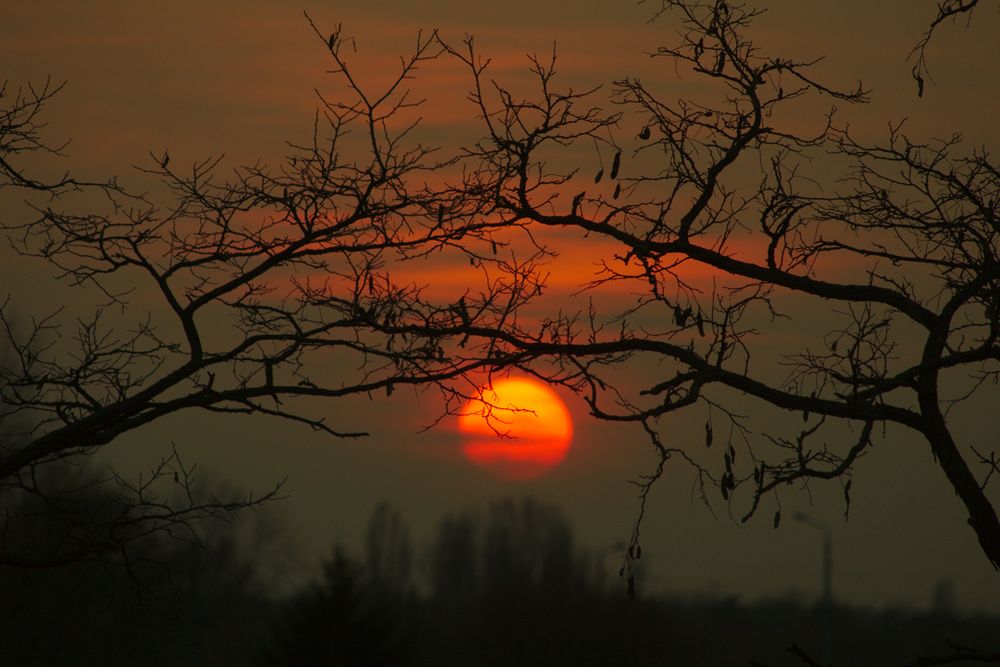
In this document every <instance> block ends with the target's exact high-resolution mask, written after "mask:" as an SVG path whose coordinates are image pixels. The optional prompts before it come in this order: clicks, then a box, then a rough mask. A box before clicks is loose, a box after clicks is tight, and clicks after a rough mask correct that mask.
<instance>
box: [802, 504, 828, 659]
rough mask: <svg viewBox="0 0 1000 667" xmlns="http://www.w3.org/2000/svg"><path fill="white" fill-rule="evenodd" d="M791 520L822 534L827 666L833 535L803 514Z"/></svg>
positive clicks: (825, 527)
mask: <svg viewBox="0 0 1000 667" xmlns="http://www.w3.org/2000/svg"><path fill="white" fill-rule="evenodd" d="M793 518H794V519H795V520H796V521H798V522H800V523H804V524H805V525H807V526H809V527H810V528H815V529H816V530H818V531H819V532H821V533H822V534H823V573H822V577H823V583H822V586H823V588H822V590H823V592H822V597H821V598H820V609H821V612H822V614H823V663H824V664H827V665H829V664H830V663H831V661H832V660H833V535H832V534H831V532H830V527H829V526H827V525H826V524H825V523H823V522H822V521H817V520H816V519H813V518H812V517H810V516H809V515H808V514H805V513H804V512H796V513H795V515H794V516H793Z"/></svg>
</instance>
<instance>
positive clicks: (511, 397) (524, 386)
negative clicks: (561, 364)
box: [458, 377, 573, 480]
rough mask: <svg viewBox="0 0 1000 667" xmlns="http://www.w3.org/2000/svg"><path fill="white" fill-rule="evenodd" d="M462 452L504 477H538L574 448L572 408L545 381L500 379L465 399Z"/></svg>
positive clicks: (461, 417)
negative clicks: (477, 394) (571, 446)
mask: <svg viewBox="0 0 1000 667" xmlns="http://www.w3.org/2000/svg"><path fill="white" fill-rule="evenodd" d="M458 430H459V431H461V432H462V433H463V434H464V435H465V441H464V443H463V445H462V451H463V452H464V453H465V458H467V459H468V460H469V461H471V462H472V463H475V464H476V465H480V466H484V467H486V468H488V469H490V470H491V471H493V472H494V473H496V474H497V475H498V476H500V477H503V478H505V479H516V480H524V479H531V478H533V477H538V476H540V475H542V474H543V473H545V472H547V471H548V470H549V469H550V468H552V467H553V466H556V465H558V464H559V463H560V462H561V461H562V460H563V459H564V458H565V457H566V452H568V451H569V445H570V440H571V438H572V436H573V423H572V421H571V420H570V416H569V410H567V409H566V404H565V403H563V402H562V400H561V399H560V398H559V396H558V395H556V393H555V392H554V391H552V390H551V389H549V388H548V387H547V386H546V385H544V384H541V383H540V382H536V381H535V380H532V379H529V378H524V377H512V378H506V379H503V380H497V381H496V382H494V383H493V386H492V387H485V388H483V389H482V390H480V395H479V398H475V399H472V400H470V401H469V402H468V403H466V404H465V408H464V409H463V410H462V415H461V416H460V417H459V418H458Z"/></svg>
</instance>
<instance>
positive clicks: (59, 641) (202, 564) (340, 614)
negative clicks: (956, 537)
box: [0, 500, 1000, 666]
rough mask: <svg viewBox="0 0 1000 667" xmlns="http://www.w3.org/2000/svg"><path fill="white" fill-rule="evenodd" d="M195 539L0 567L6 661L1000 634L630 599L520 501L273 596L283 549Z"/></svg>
mask: <svg viewBox="0 0 1000 667" xmlns="http://www.w3.org/2000/svg"><path fill="white" fill-rule="evenodd" d="M22 502H29V501H27V500H26V501H22ZM35 516H36V520H35V522H34V524H33V525H34V526H35V528H36V530H37V539H38V540H40V541H43V540H44V539H45V535H46V529H47V526H46V523H45V521H44V518H43V517H44V513H38V514H36V515H35ZM210 526H214V527H213V528H212V529H211V531H209V532H207V533H206V532H203V533H202V535H201V537H200V542H198V543H195V542H190V541H184V540H177V539H170V538H167V537H165V536H164V533H162V532H158V533H155V534H153V535H151V536H150V539H149V540H148V541H145V542H144V541H143V540H141V539H139V540H136V541H134V542H133V544H132V547H131V549H132V550H131V553H132V557H131V558H130V559H126V560H124V561H115V562H111V561H107V560H101V559H96V560H93V561H85V562H75V563H71V564H67V565H63V566H59V567H47V568H28V569H26V568H21V567H14V566H9V565H8V566H3V567H0V596H2V604H0V653H2V656H3V660H2V662H3V664H9V665H25V666H29V665H102V666H107V665H176V664H189V665H358V664H362V665H412V664H418V665H645V664H650V665H653V664H655V665H664V664H667V665H774V666H778V665H804V664H809V662H808V659H809V658H804V657H802V656H800V655H796V654H795V653H793V652H791V651H789V650H788V649H789V647H790V646H791V645H792V644H796V645H797V646H799V647H801V649H802V651H803V652H804V653H807V654H808V655H809V656H812V658H813V659H815V660H816V661H817V662H816V663H815V664H826V663H825V661H823V657H824V656H825V654H826V653H827V651H829V652H830V655H829V657H830V659H831V660H832V664H834V665H906V664H942V663H931V662H927V663H915V662H913V660H914V659H916V658H918V657H927V656H940V655H950V654H954V653H955V652H956V651H957V650H963V651H964V650H965V649H957V648H956V646H958V645H961V646H968V647H978V648H980V649H983V650H995V649H996V648H997V646H996V645H997V639H998V637H1000V618H998V617H996V616H968V615H957V614H952V613H948V612H947V611H945V610H940V611H936V612H914V611H907V610H901V609H897V610H888V611H874V610H862V609H853V608H847V607H839V606H838V607H835V608H834V609H833V610H832V612H831V613H829V614H827V612H826V610H824V609H821V608H816V607H813V606H810V605H808V604H804V603H802V602H801V601H796V600H793V599H784V600H772V601H766V602H755V603H744V602H741V601H739V600H737V599H735V598H731V599H719V598H703V599H690V598H689V599H678V598H670V597H654V596H651V595H646V594H644V593H645V591H646V587H645V586H644V585H643V582H642V580H641V572H639V575H640V576H639V581H638V585H637V589H638V594H637V596H636V598H635V599H630V598H629V597H628V596H627V595H626V586H625V585H624V584H623V582H621V580H620V579H619V578H618V576H617V567H618V562H619V559H620V554H605V555H601V554H588V553H586V552H585V551H583V550H581V549H579V548H577V547H576V546H575V545H574V541H573V534H572V531H571V529H570V527H569V525H568V523H567V522H566V521H565V520H564V519H563V518H562V516H561V515H560V514H559V513H558V511H556V510H555V509H553V508H550V507H547V506H544V505H542V504H539V503H537V502H534V501H531V500H520V501H513V500H506V501H500V502H496V503H494V504H493V505H491V506H490V507H488V508H486V509H485V510H484V511H480V512H465V513H461V514H456V515H453V516H449V517H445V518H444V519H443V520H442V521H441V523H440V525H439V527H438V529H437V532H436V535H435V537H434V539H433V540H432V541H431V543H430V544H429V545H428V546H427V547H426V548H425V549H422V550H419V551H418V550H415V549H414V548H413V546H412V542H411V540H410V537H409V533H408V531H407V528H406V526H405V524H404V523H403V521H402V520H401V518H400V516H399V515H398V513H396V512H394V511H392V510H391V509H390V508H388V507H386V506H381V507H379V508H378V509H377V510H376V511H375V513H374V515H373V516H372V519H371V521H370V524H369V528H368V533H367V536H366V540H365V545H364V549H363V552H364V553H363V554H360V555H354V554H350V553H348V552H347V551H345V550H344V549H342V548H339V547H338V548H335V549H334V550H333V552H332V553H331V555H330V556H329V558H327V559H326V561H325V564H324V566H323V570H322V573H321V575H320V576H319V577H318V578H316V579H315V580H314V581H312V582H311V583H309V584H308V585H306V586H304V587H301V588H300V589H299V590H296V591H294V592H292V593H284V594H278V593H276V592H275V591H276V590H278V589H277V588H276V587H275V584H276V582H275V581H272V579H273V578H274V577H275V576H276V575H275V574H274V572H275V570H274V568H273V567H269V566H268V564H267V563H262V560H263V559H267V558H270V559H273V558H274V557H275V555H276V554H277V555H278V556H280V551H281V550H282V549H292V547H290V546H287V544H289V543H288V542H287V540H284V539H276V538H274V537H272V538H271V540H270V542H271V543H270V544H266V543H265V542H267V539H266V525H265V539H264V540H263V541H262V540H261V539H259V538H260V531H258V533H257V535H258V539H257V540H254V539H253V538H252V535H253V531H246V530H243V531H237V530H236V527H235V526H234V525H233V524H224V523H219V522H214V523H212V524H210ZM248 535H249V536H251V537H248ZM21 537H22V538H25V537H26V536H25V535H22V536H21ZM27 537H30V536H27ZM275 542H278V544H275ZM272 564H273V563H272ZM828 636H829V637H831V638H832V641H829V642H828V640H827V637H828ZM949 642H950V643H949ZM961 664H975V663H961Z"/></svg>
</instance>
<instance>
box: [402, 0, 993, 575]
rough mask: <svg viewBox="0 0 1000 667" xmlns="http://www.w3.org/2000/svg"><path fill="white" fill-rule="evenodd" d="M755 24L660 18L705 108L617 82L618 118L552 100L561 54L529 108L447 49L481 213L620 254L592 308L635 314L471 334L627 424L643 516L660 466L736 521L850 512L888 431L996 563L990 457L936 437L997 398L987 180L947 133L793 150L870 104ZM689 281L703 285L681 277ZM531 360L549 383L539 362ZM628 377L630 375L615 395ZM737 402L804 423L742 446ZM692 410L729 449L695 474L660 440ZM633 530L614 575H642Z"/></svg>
mask: <svg viewBox="0 0 1000 667" xmlns="http://www.w3.org/2000/svg"><path fill="white" fill-rule="evenodd" d="M759 13H760V12H759V11H757V10H754V9H751V8H748V7H747V6H745V5H743V4H740V3H732V2H728V1H727V0H704V1H703V0H663V2H662V9H661V10H660V11H659V12H658V13H657V16H660V15H661V14H669V15H670V16H671V17H674V18H676V19H679V21H680V25H681V31H680V39H679V42H678V43H677V44H674V45H671V46H664V47H661V48H659V49H658V50H657V52H656V53H655V56H656V57H658V58H663V59H665V60H667V61H669V62H670V65H671V66H672V67H674V68H675V69H676V71H678V72H680V73H681V74H682V75H687V74H692V75H694V76H695V77H697V78H698V79H699V80H701V81H704V82H706V85H704V86H703V87H702V89H703V90H705V91H706V92H705V93H704V95H703V96H702V97H701V98H698V99H681V100H676V101H675V100H670V99H667V98H666V95H665V94H664V93H662V92H660V91H659V89H658V88H657V86H656V84H655V83H654V84H653V85H647V84H646V83H644V82H642V81H639V80H637V79H622V80H620V81H617V82H616V83H615V87H614V91H613V102H614V104H615V105H616V107H617V108H616V109H615V110H614V111H613V112H605V111H602V110H601V109H600V108H599V107H598V106H597V105H598V103H597V102H595V101H593V100H594V98H595V95H594V94H593V92H592V91H588V92H584V93H578V92H574V91H572V90H560V88H559V86H558V85H557V83H556V78H555V59H554V58H553V59H552V61H551V62H542V61H540V60H537V59H536V60H535V61H533V63H532V69H533V71H534V73H535V75H536V80H537V83H538V88H537V90H538V92H537V94H536V95H533V96H530V95H529V96H528V97H527V98H520V97H518V96H517V95H515V94H514V93H512V92H510V91H509V90H507V89H505V88H504V87H502V85H501V84H499V83H496V82H492V81H490V80H489V78H488V71H487V66H486V65H487V62H488V61H484V60H483V59H482V58H481V57H480V56H479V55H478V54H477V53H476V51H475V48H474V44H473V42H472V41H471V40H467V41H466V42H465V43H464V44H463V45H462V46H461V47H449V50H450V52H451V53H452V54H453V55H454V56H455V57H457V58H460V59H461V60H462V61H463V62H465V63H466V65H467V66H468V68H469V71H470V73H471V76H472V78H473V80H474V87H473V90H472V93H471V97H472V99H473V101H474V102H475V104H476V105H478V107H479V115H480V116H481V117H482V118H483V119H484V120H485V136H484V137H483V139H482V140H480V141H479V142H477V143H476V144H475V145H473V146H471V147H470V148H469V149H468V150H467V152H466V161H467V164H468V165H469V166H468V169H469V170H474V171H475V172H476V173H477V174H478V175H479V178H478V180H477V182H476V189H475V192H479V193H482V202H483V203H482V206H481V208H482V209H483V210H486V211H488V212H489V214H490V215H492V216H494V217H496V218H498V219H502V220H505V221H506V222H507V223H508V224H510V225H530V227H531V228H535V229H541V228H553V229H562V230H565V229H575V230H578V231H579V232H580V234H581V237H583V236H585V237H587V238H588V239H589V241H590V242H591V243H593V242H594V240H595V239H597V240H603V245H601V244H594V245H593V246H592V247H594V248H595V251H600V250H602V249H606V248H608V247H610V248H612V249H611V250H607V251H606V254H605V255H603V256H602V257H600V258H599V262H600V270H599V273H598V275H597V276H596V277H595V279H594V281H593V282H592V283H591V284H590V285H589V287H588V289H587V292H588V293H589V294H590V295H591V296H593V297H599V296H600V294H601V293H602V290H603V289H605V288H607V287H618V288H620V289H632V290H634V293H635V294H637V296H636V298H635V300H634V301H632V302H630V303H628V304H627V305H626V306H621V303H622V300H621V299H620V298H618V299H617V300H607V299H606V300H605V303H610V304H611V305H612V306H615V305H617V306H620V307H619V308H618V309H615V308H613V307H610V308H609V307H605V308H603V309H602V308H599V307H597V306H595V305H593V304H591V305H590V306H587V307H583V308H581V309H580V310H579V311H572V310H571V311H569V312H565V313H559V314H553V315H552V316H551V317H548V318H544V319H543V321H541V322H537V323H532V322H529V321H528V320H522V321H520V323H519V324H511V323H510V322H506V323H505V324H506V326H504V327H503V328H501V329H499V330H496V329H481V328H477V327H475V326H471V325H470V326H468V327H465V330H466V331H467V332H468V334H469V335H470V336H472V337H473V338H474V339H478V340H480V341H483V344H487V343H488V344H489V345H491V346H493V347H494V349H498V350H500V352H501V353H502V355H503V356H504V358H505V359H507V360H509V361H510V362H511V363H515V364H519V365H521V366H522V368H524V369H525V370H527V371H529V372H534V373H536V374H537V375H539V376H541V377H544V378H546V379H548V380H550V381H552V382H555V383H559V384H562V385H565V386H567V387H569V388H571V389H573V390H575V391H576V392H578V393H579V394H580V395H581V396H582V397H583V399H584V400H585V401H586V402H587V404H588V405H589V407H590V410H591V412H592V413H593V414H594V415H596V416H598V417H600V418H602V419H607V420H613V421H621V422H637V423H640V424H642V425H643V427H644V428H645V430H646V432H647V433H648V434H649V437H650V439H651V441H652V444H653V445H654V447H655V448H656V450H657V451H658V452H659V455H660V465H659V466H658V468H657V469H656V471H655V472H654V473H653V474H652V475H651V476H650V477H649V478H648V479H646V480H644V481H643V482H642V483H641V484H640V486H641V494H642V495H641V497H642V503H643V508H644V507H645V498H646V494H647V492H648V490H649V488H650V487H651V485H652V484H653V483H654V482H655V481H656V479H658V478H659V477H660V475H661V474H662V472H663V470H664V465H665V463H666V462H667V461H668V460H671V459H682V460H686V461H688V462H689V463H691V464H692V465H693V466H694V468H695V470H696V471H697V475H698V479H699V480H700V482H701V485H702V489H703V492H704V493H705V494H706V496H705V497H706V498H708V497H709V496H708V495H707V494H708V493H712V497H715V496H714V494H715V493H719V494H721V497H722V499H724V500H726V501H728V502H730V503H733V502H738V504H740V505H742V506H743V509H742V510H739V516H741V517H742V519H743V520H744V521H745V520H748V519H749V518H750V517H751V516H753V515H754V514H755V513H756V512H757V511H758V510H760V509H761V508H762V507H763V506H765V505H764V501H765V499H767V498H772V499H773V500H772V501H771V502H772V503H773V504H772V510H771V511H772V512H773V521H774V524H775V526H777V525H778V524H779V522H780V520H781V513H780V498H779V497H778V495H777V494H778V492H779V490H780V489H781V488H782V487H784V486H785V485H786V484H791V483H793V482H799V483H801V484H807V483H808V482H809V481H810V480H835V481H836V482H837V483H839V484H841V485H842V489H843V496H844V499H845V503H846V505H847V507H849V504H850V491H851V472H852V469H853V467H854V465H855V464H856V463H857V462H858V460H859V458H860V457H862V456H863V455H864V454H865V453H866V452H867V451H868V450H869V449H870V448H871V447H873V446H874V445H875V442H876V439H877V436H878V435H879V434H880V433H881V432H882V431H884V430H886V429H892V432H893V433H894V434H895V433H903V432H910V433H912V434H915V435H919V436H920V437H922V438H923V440H924V441H925V442H926V443H927V446H928V447H929V449H930V452H931V453H932V455H933V457H934V459H935V460H936V461H937V463H938V465H939V467H940V470H941V472H942V473H943V475H944V477H945V478H946V479H947V480H948V483H949V484H950V485H951V487H952V488H953V489H954V491H955V493H956V494H957V495H958V497H959V498H960V500H961V502H962V503H963V504H964V506H965V509H966V511H967V513H968V522H969V525H970V526H971V527H972V529H973V530H974V531H975V534H976V536H977V538H978V540H979V543H980V545H981V547H982V551H983V553H984V554H985V556H986V557H987V558H988V559H989V561H990V562H991V563H992V564H993V565H994V566H995V567H1000V522H998V520H997V513H996V510H995V507H994V502H995V500H991V497H990V492H991V490H992V489H991V488H990V487H988V483H989V482H990V481H991V480H992V479H994V476H995V474H996V473H997V471H998V468H997V465H998V464H997V454H996V452H989V451H988V450H983V449H982V448H981V447H978V446H977V445H976V444H975V443H959V442H957V441H956V436H955V435H954V431H953V428H952V424H950V423H949V421H948V418H947V415H948V411H949V409H950V408H951V407H953V406H954V405H955V404H956V403H958V402H960V401H961V400H963V399H964V398H967V397H968V396H971V395H973V394H977V393H981V392H990V391H993V389H992V388H991V386H990V385H994V384H995V383H996V382H997V380H998V379H1000V364H998V362H1000V342H998V341H1000V338H998V336H1000V225H998V222H997V220H998V206H1000V204H998V202H1000V179H998V171H997V167H996V165H995V163H994V162H992V161H991V157H990V155H989V153H988V151H987V150H986V149H985V148H975V149H971V150H970V149H964V148H963V146H962V145H961V140H960V137H959V136H958V135H956V136H953V137H949V138H946V139H943V140H930V141H920V140H917V139H914V138H911V137H909V136H908V135H907V134H906V133H905V132H904V130H903V127H902V125H901V124H900V125H892V126H891V127H890V129H889V132H888V137H887V138H886V140H885V142H884V143H877V144H876V143H869V142H865V141H861V140H859V139H856V138H855V136H854V135H853V134H852V133H851V132H849V131H848V129H847V128H846V127H845V126H842V125H840V124H838V122H837V119H836V117H835V115H834V113H833V110H832V109H831V110H830V112H829V113H828V114H826V115H821V116H819V117H818V118H816V122H814V123H813V125H814V127H812V128H810V129H805V130H803V129H802V127H803V117H802V114H803V113H804V112H803V110H807V109H810V108H815V106H814V105H815V102H816V101H817V100H822V99H824V98H825V99H827V100H830V101H831V103H832V102H835V103H846V104H861V103H864V102H865V101H866V100H867V99H868V92H867V91H866V90H865V89H864V88H863V87H862V86H861V84H858V85H856V86H851V87H849V88H848V89H845V90H840V89H837V88H835V87H833V86H829V85H827V84H825V83H822V82H821V81H820V80H818V78H817V77H816V76H814V75H813V74H812V70H813V68H812V65H814V63H815V61H809V60H797V59H791V58H788V57H784V56H780V57H779V56H770V55H765V54H763V53H762V51H761V50H760V49H759V48H758V47H757V46H756V45H754V44H753V43H752V42H751V41H750V40H749V38H748V37H747V34H748V32H747V31H748V29H749V27H750V25H751V23H752V22H753V20H754V18H755V17H756V16H757V15H758V14H759ZM810 105H813V106H812V107H810ZM622 133H624V134H625V135H626V137H627V139H625V140H623V141H618V140H616V139H615V138H614V137H615V135H616V134H622ZM588 150H589V152H590V154H591V155H593V154H594V152H595V150H596V152H597V153H598V155H597V156H595V157H594V158H592V162H591V164H593V165H594V166H593V172H590V173H582V172H583V169H582V168H580V167H576V168H568V169H567V170H566V171H562V172H560V171H558V170H557V169H555V168H554V167H552V166H550V165H552V164H559V163H560V162H559V158H558V156H559V155H562V156H563V157H565V156H575V158H573V159H575V162H574V164H576V165H579V164H581V161H580V159H579V156H580V155H581V154H586V152H587V151H588ZM560 151H564V152H563V153H561V154H560ZM553 155H556V156H557V157H556V158H553ZM570 161H571V158H566V159H564V160H563V162H562V163H563V164H565V163H566V162H570ZM588 171H589V170H588ZM595 172H596V173H595ZM471 192H472V190H471V189H468V188H466V189H465V190H463V191H462V194H463V196H464V195H468V194H470V193H471ZM456 196H457V195H456ZM581 242H582V241H581ZM551 249H552V250H553V251H554V252H557V251H558V250H559V247H558V246H553V247H552V248H551ZM698 266H701V267H707V269H709V271H710V276H711V278H710V279H707V282H706V281H702V282H698V281H697V280H696V279H694V278H692V277H691V276H692V274H691V273H690V269H692V267H698ZM804 304H805V305H804ZM808 304H811V305H808ZM807 313H808V314H807ZM804 319H805V320H808V326H805V327H804V326H802V323H803V322H804ZM786 323H790V324H791V325H792V326H796V327H797V329H796V331H795V337H796V340H797V341H801V342H800V343H797V344H800V345H801V348H800V349H799V351H793V350H789V349H788V348H787V347H785V349H784V354H781V355H780V356H777V357H775V356H774V355H770V356H769V353H768V351H767V340H766V338H765V337H764V336H766V334H767V332H768V331H770V330H778V329H779V328H780V327H781V326H784V325H785V324H786ZM796 323H798V324H796ZM821 325H827V328H825V329H823V330H822V331H821V332H819V333H817V334H816V335H810V331H811V329H812V328H814V327H817V326H821ZM390 330H391V331H395V332H402V331H404V330H405V329H390ZM761 332H764V336H760V335H758V334H761ZM477 337H478V338H477ZM541 357H547V358H548V359H549V362H548V364H547V365H542V364H539V363H531V362H532V360H534V359H539V358H541ZM623 369H633V370H636V371H637V372H636V373H633V374H631V375H630V376H629V378H628V379H627V380H622V374H623V372H622V371H623ZM651 369H656V372H655V373H651ZM637 383H642V384H641V385H640V386H638V387H637V386H636V384H637ZM746 397H749V399H751V402H752V401H756V402H757V405H759V406H761V410H762V411H763V412H764V413H765V414H768V415H770V414H772V413H770V412H767V410H768V409H771V408H778V409H780V410H784V411H787V412H792V413H797V414H799V415H801V419H800V420H796V421H798V424H799V425H798V426H795V425H794V422H790V421H789V420H784V422H782V420H777V421H775V420H773V419H771V418H770V417H768V418H765V419H764V420H762V421H764V422H765V423H764V424H762V425H759V427H755V426H754V420H753V419H751V418H750V416H749V415H747V414H741V413H742V412H743V411H744V409H743V408H741V407H740V406H741V405H744V404H745V401H746ZM696 405H701V406H703V407H704V408H707V415H708V418H707V420H706V423H705V445H707V446H708V447H712V445H713V443H720V442H721V445H722V446H721V447H719V445H718V444H716V446H715V448H714V449H710V450H708V452H706V453H705V454H704V455H702V454H699V453H698V451H697V450H696V449H694V448H692V447H690V445H689V444H686V443H685V444H684V446H676V445H674V444H668V443H665V442H664V441H663V440H662V439H661V435H660V429H659V420H660V419H661V418H663V417H665V416H667V415H670V414H672V413H674V412H676V411H678V410H682V409H687V408H691V407H693V406H696ZM766 406H771V408H767V407H766ZM720 419H721V420H723V421H724V422H725V423H720ZM782 423H784V425H782ZM900 427H901V429H902V430H899V429H900ZM720 449H721V451H719V450H720ZM702 451H703V452H704V451H705V450H702ZM716 452H717V453H716ZM706 457H707V458H706ZM716 457H718V458H721V459H722V461H721V462H719V461H718V458H716ZM720 464H721V465H720ZM977 466H978V469H979V473H978V475H977V474H976V472H974V469H975V468H976V467H977ZM712 487H715V490H714V491H713V488H712ZM737 490H739V491H737ZM994 499H995V496H994ZM775 505H776V507H775ZM845 512H846V510H845ZM641 517H642V512H640V517H639V522H637V523H636V527H635V532H634V534H633V540H632V548H631V549H630V550H629V556H628V561H627V566H630V565H631V561H632V559H633V558H637V557H639V527H640V522H641Z"/></svg>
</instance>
